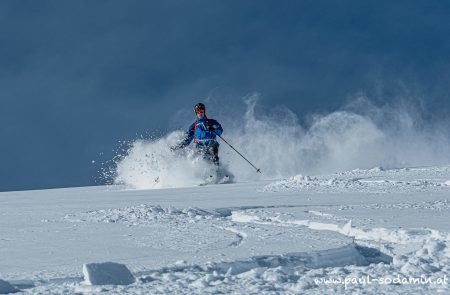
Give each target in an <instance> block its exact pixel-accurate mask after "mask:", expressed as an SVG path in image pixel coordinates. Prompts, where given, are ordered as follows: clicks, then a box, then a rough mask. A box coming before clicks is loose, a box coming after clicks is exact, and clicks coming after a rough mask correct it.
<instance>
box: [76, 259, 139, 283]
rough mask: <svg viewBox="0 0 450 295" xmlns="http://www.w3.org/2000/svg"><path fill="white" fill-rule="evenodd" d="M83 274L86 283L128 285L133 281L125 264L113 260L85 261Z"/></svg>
mask: <svg viewBox="0 0 450 295" xmlns="http://www.w3.org/2000/svg"><path fill="white" fill-rule="evenodd" d="M83 276H84V282H85V283H86V284H87V285H130V284H133V283H134V282H135V278H134V276H133V275H132V274H131V272H130V270H129V269H128V268H127V267H126V265H124V264H120V263H114V262H103V263H86V264H84V265H83Z"/></svg>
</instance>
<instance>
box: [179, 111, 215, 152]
mask: <svg viewBox="0 0 450 295" xmlns="http://www.w3.org/2000/svg"><path fill="white" fill-rule="evenodd" d="M222 132H223V129H222V126H221V125H220V124H219V122H217V121H216V120H214V119H208V118H207V117H206V115H205V116H204V117H203V118H202V119H197V120H196V121H195V122H194V123H192V124H191V126H189V129H188V131H187V132H186V136H185V138H184V140H183V141H182V142H181V143H180V144H179V145H178V147H179V148H184V147H186V146H187V145H189V144H190V143H191V142H192V140H194V142H195V145H196V147H198V148H202V147H217V146H219V143H218V142H217V140H216V134H217V135H219V136H220V135H221V134H222Z"/></svg>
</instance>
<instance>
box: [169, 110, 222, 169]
mask: <svg viewBox="0 0 450 295" xmlns="http://www.w3.org/2000/svg"><path fill="white" fill-rule="evenodd" d="M194 112H195V114H196V116H197V119H196V120H195V122H194V123H192V124H191V126H189V129H188V131H187V132H186V134H185V138H184V139H183V140H182V141H181V142H180V143H179V144H177V145H176V146H173V147H171V150H173V151H174V150H178V149H182V148H185V147H186V146H188V145H189V144H190V143H191V142H192V140H194V143H195V150H196V152H197V153H198V154H199V155H200V156H201V157H202V158H203V159H206V160H208V161H210V162H211V163H213V164H214V165H216V166H219V143H218V142H217V140H216V136H220V135H221V134H222V132H223V129H222V126H221V125H220V123H219V122H217V121H216V120H214V119H209V118H207V117H206V108H205V105H204V104H203V103H201V102H200V103H198V104H196V105H195V107H194Z"/></svg>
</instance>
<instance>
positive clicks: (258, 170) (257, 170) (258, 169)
mask: <svg viewBox="0 0 450 295" xmlns="http://www.w3.org/2000/svg"><path fill="white" fill-rule="evenodd" d="M213 132H214V133H215V134H216V135H217V136H219V138H220V139H222V140H223V141H224V142H225V143H226V144H228V145H229V146H230V148H232V149H233V150H234V151H235V152H236V153H238V155H239V156H241V157H242V158H243V159H244V160H245V161H247V163H249V164H250V165H252V167H253V168H255V169H256V172H259V173H261V174H262V172H261V169H260V168H256V167H255V165H253V164H252V163H251V162H250V161H249V160H247V158H246V157H244V156H243V155H242V154H241V153H240V152H238V150H237V149H235V148H234V147H233V146H232V145H231V144H229V143H228V141H226V140H225V139H224V138H223V137H222V136H220V135H219V134H217V133H216V131H214V130H213Z"/></svg>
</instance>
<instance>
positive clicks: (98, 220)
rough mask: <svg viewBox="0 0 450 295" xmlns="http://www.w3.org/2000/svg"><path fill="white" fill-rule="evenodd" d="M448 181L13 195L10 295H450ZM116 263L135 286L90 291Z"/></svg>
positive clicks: (443, 171) (6, 237)
mask: <svg viewBox="0 0 450 295" xmlns="http://www.w3.org/2000/svg"><path fill="white" fill-rule="evenodd" d="M449 179H450V166H441V167H434V166H433V167H413V168H399V169H383V168H382V167H377V168H374V169H368V170H364V169H356V170H351V171H347V172H341V173H335V174H327V175H311V176H304V175H297V176H293V177H288V178H285V179H279V180H276V181H268V180H258V181H257V180H255V181H253V182H246V183H233V184H224V185H208V186H193V185H191V184H189V186H186V187H179V188H167V189H153V190H131V189H129V188H126V187H123V186H99V187H82V188H69V189H54V190H41V191H27V192H4V193H0V224H1V227H0V279H1V280H0V290H2V292H3V290H5V289H2V288H7V286H8V284H10V286H13V287H14V288H16V289H19V290H20V292H21V294H77V293H78V294H80V293H83V294H84V293H91V294H100V293H102V294H218V293H222V294H325V293H326V294H333V293H336V294H343V293H354V294H363V293H364V294H434V293H442V294H446V293H449V292H450V288H449V285H448V277H449V276H450V225H449V224H450V186H449V185H448V180H449ZM187 183H189V181H188V182H187ZM105 263H106V264H105ZM112 263H118V264H122V265H124V267H125V266H126V268H128V269H129V270H130V271H131V274H132V277H134V278H135V281H134V282H131V281H128V282H126V283H131V284H128V285H121V280H122V279H123V278H125V277H128V278H130V276H126V275H125V274H124V273H123V272H116V271H114V270H113V271H112V273H113V276H112V278H113V279H112V280H109V281H99V282H100V283H98V284H93V283H92V282H91V279H92V280H93V279H95V278H97V279H101V275H99V276H97V275H95V274H94V272H92V271H88V269H89V270H93V269H99V270H101V272H108V271H110V270H111V268H110V267H109V266H111V265H116V264H112ZM83 265H84V274H83ZM86 266H96V267H94V268H89V267H86ZM121 269H122V270H123V268H121ZM115 270H117V269H115ZM114 274H116V275H117V276H114ZM110 278H111V277H110ZM2 280H3V281H2ZM369 280H370V281H369ZM89 282H90V283H89ZM3 286H6V287H3ZM0 293H1V292H0ZM3 293H5V292H3Z"/></svg>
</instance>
